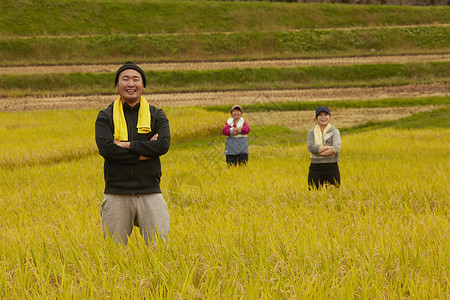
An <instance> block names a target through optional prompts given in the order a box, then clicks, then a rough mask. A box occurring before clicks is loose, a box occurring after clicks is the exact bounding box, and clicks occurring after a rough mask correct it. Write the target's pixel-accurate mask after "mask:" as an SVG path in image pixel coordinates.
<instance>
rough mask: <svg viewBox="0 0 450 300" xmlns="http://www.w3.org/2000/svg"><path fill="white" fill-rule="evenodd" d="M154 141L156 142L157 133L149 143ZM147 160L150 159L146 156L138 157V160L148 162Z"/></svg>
mask: <svg viewBox="0 0 450 300" xmlns="http://www.w3.org/2000/svg"><path fill="white" fill-rule="evenodd" d="M156 140H158V134H157V133H156V134H155V135H154V136H152V138H151V139H150V141H156ZM149 159H150V157H147V156H144V155H141V156H139V160H149Z"/></svg>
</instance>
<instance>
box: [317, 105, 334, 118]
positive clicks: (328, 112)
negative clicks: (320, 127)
mask: <svg viewBox="0 0 450 300" xmlns="http://www.w3.org/2000/svg"><path fill="white" fill-rule="evenodd" d="M323 111H324V112H326V113H327V114H329V115H331V113H330V109H329V108H328V107H325V106H321V107H318V108H317V109H316V118H317V116H318V115H319V114H320V113H321V112H323Z"/></svg>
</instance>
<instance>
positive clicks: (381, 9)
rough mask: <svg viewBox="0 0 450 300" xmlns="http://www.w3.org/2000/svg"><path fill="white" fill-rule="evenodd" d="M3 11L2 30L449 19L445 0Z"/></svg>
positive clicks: (83, 4) (44, 2)
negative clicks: (435, 1) (432, 3)
mask: <svg viewBox="0 0 450 300" xmlns="http://www.w3.org/2000/svg"><path fill="white" fill-rule="evenodd" d="M0 11H1V14H0V34H1V35H2V36H36V35H61V36H65V35H73V36H76V35H89V34H112V35H116V34H138V33H139V34H140V33H180V32H188V33H198V32H245V31H250V32H251V31H273V30H287V29H305V28H336V27H355V26H360V27H368V26H386V25H419V24H442V23H444V24H445V23H449V21H450V17H449V15H450V8H448V7H445V6H440V7H398V6H376V5H373V6H364V5H331V4H294V3H269V2H250V3H245V2H217V1H211V2H207V1H198V2H196V1H176V2H175V1H173V2H172V1H134V2H133V3H129V1H86V0H84V1H75V0H64V1H52V0H50V1H49V0H41V1H18V0H3V1H2V2H1V3H0ZM349 16H351V18H349ZM125 20H132V21H128V22H127V21H125Z"/></svg>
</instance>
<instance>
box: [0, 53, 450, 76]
mask: <svg viewBox="0 0 450 300" xmlns="http://www.w3.org/2000/svg"><path fill="white" fill-rule="evenodd" d="M431 61H450V53H442V54H417V55H384V56H352V57H331V58H309V59H286V60H254V61H228V62H223V61H221V62H171V63H142V64H139V65H140V66H141V68H142V69H144V70H145V71H174V70H197V71H200V70H216V69H232V68H238V69H243V68H293V67H307V66H332V65H351V64H377V63H412V62H431ZM117 68H118V64H107V65H46V66H4V67H0V74H48V73H76V72H80V73H88V72H89V73H111V72H116V71H117Z"/></svg>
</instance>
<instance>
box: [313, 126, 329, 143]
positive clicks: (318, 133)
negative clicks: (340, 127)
mask: <svg viewBox="0 0 450 300" xmlns="http://www.w3.org/2000/svg"><path fill="white" fill-rule="evenodd" d="M330 128H331V124H328V125H327V127H325V129H324V130H323V133H322V130H320V126H319V125H316V127H314V143H315V144H316V145H319V146H323V136H324V135H325V133H327V131H328V130H330Z"/></svg>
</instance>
